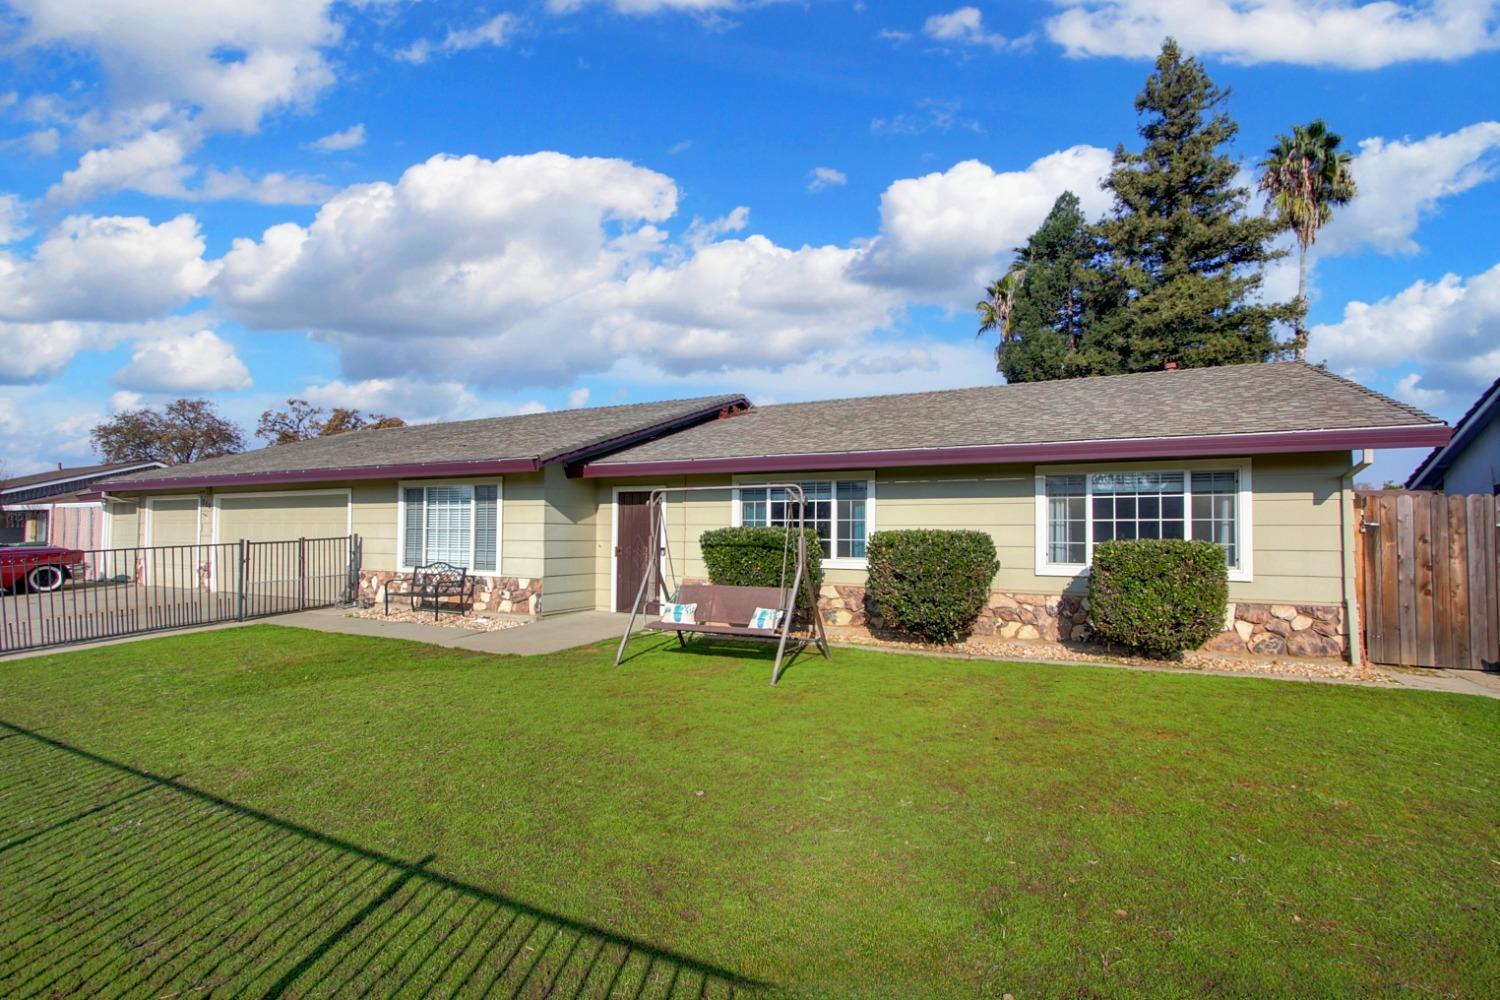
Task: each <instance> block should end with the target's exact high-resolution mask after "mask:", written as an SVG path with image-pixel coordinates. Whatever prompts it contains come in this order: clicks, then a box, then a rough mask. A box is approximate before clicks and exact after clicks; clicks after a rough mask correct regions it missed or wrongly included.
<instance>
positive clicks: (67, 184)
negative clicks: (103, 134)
mask: <svg viewBox="0 0 1500 1000" xmlns="http://www.w3.org/2000/svg"><path fill="white" fill-rule="evenodd" d="M195 145H196V141H195V140H193V139H191V138H189V137H188V136H187V135H186V134H184V133H183V132H182V131H180V130H177V129H155V130H152V131H149V132H143V133H142V134H140V135H138V136H135V137H134V138H132V139H128V140H126V141H124V142H121V143H119V144H118V145H114V146H106V147H103V148H100V149H92V150H89V151H88V152H87V153H84V154H83V156H82V158H80V159H79V161H78V166H76V167H74V168H73V169H72V170H69V171H68V172H67V173H65V174H63V176H62V180H60V181H58V182H57V183H56V184H54V185H52V187H51V188H50V189H49V190H48V191H47V200H48V201H49V202H53V203H60V204H77V203H78V202H82V201H87V200H88V199H89V198H92V197H94V196H95V195H99V194H106V193H108V192H111V191H120V190H125V189H129V190H132V191H139V192H141V193H142V194H149V195H154V196H157V197H163V198H185V197H187V196H188V189H187V180H188V178H189V177H190V176H192V173H193V168H192V167H190V166H188V165H187V164H186V163H185V162H184V161H185V160H186V158H187V155H188V153H189V152H191V150H192V148H193V147H194V146H195Z"/></svg>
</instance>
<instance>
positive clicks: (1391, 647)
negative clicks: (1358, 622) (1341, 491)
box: [1355, 490, 1500, 670]
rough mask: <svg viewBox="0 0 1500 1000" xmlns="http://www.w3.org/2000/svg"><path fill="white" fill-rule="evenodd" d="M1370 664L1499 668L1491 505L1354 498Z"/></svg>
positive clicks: (1497, 560) (1434, 498)
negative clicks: (1357, 514)
mask: <svg viewBox="0 0 1500 1000" xmlns="http://www.w3.org/2000/svg"><path fill="white" fill-rule="evenodd" d="M1355 506H1356V509H1357V510H1358V513H1359V516H1360V532H1359V551H1358V560H1357V563H1356V565H1357V571H1358V577H1359V578H1358V586H1359V603H1360V618H1361V619H1362V621H1363V622H1364V638H1365V655H1366V656H1367V657H1368V658H1369V659H1370V660H1372V661H1374V662H1376V663H1393V664H1404V665H1407V666H1414V667H1455V668H1460V669H1470V670H1496V669H1500V579H1497V578H1500V557H1497V548H1496V534H1497V532H1496V507H1495V498H1494V497H1493V496H1484V495H1481V494H1471V495H1454V496H1447V495H1444V494H1442V493H1425V492H1418V491H1409V490H1370V491H1360V492H1359V493H1358V494H1356V498H1355Z"/></svg>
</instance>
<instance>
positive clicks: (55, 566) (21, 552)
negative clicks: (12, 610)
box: [0, 545, 83, 594]
mask: <svg viewBox="0 0 1500 1000" xmlns="http://www.w3.org/2000/svg"><path fill="white" fill-rule="evenodd" d="M82 566H83V553H82V552H79V551H78V550H77V549H66V548H63V547H62V546H61V545H6V546H0V590H4V591H5V592H6V593H8V594H15V593H18V592H20V591H22V590H30V591H35V592H40V593H48V592H50V591H53V590H58V589H60V588H61V587H62V585H63V584H64V583H66V582H67V581H68V580H70V579H72V577H73V574H74V572H75V568H81V567H82Z"/></svg>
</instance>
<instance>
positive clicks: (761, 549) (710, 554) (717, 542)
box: [698, 527, 823, 606]
mask: <svg viewBox="0 0 1500 1000" xmlns="http://www.w3.org/2000/svg"><path fill="white" fill-rule="evenodd" d="M796 530H797V529H795V528H764V527H759V528H750V527H746V528H715V529H714V530H712V531H705V532H704V533H703V534H702V535H700V536H699V538H698V547H699V548H700V549H701V550H702V552H703V561H704V562H705V563H707V564H708V578H709V580H711V581H712V582H714V583H717V584H722V585H724V586H728V587H779V586H781V562H782V554H783V552H785V557H786V586H788V587H790V586H791V585H792V577H793V576H794V575H795V574H796V572H797V540H796V539H795V538H790V539H789V538H788V537H787V534H788V533H789V532H795V531H796ZM804 530H805V531H806V533H807V575H808V576H809V577H810V578H811V579H812V587H813V593H814V594H816V593H817V592H818V588H819V587H821V586H823V546H822V543H821V542H819V541H818V533H817V532H816V531H814V530H813V529H812V528H806V529H804ZM797 603H798V605H799V606H800V605H803V604H806V603H807V601H806V599H805V598H804V597H802V595H801V594H798V595H797Z"/></svg>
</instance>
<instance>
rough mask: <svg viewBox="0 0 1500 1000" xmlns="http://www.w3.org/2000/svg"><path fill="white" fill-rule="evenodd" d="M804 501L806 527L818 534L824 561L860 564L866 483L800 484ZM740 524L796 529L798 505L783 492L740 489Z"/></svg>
mask: <svg viewBox="0 0 1500 1000" xmlns="http://www.w3.org/2000/svg"><path fill="white" fill-rule="evenodd" d="M798 485H799V486H801V487H802V492H803V495H804V496H805V497H806V499H807V512H806V517H805V520H806V524H807V526H808V527H809V528H812V529H814V530H815V531H817V533H818V538H819V540H821V541H822V543H823V558H824V559H825V560H838V559H848V560H863V559H864V558H865V545H866V543H867V542H868V541H869V537H870V520H871V518H870V506H871V502H872V500H873V499H874V498H873V497H872V496H871V489H870V481H869V480H868V479H819V480H812V481H809V482H805V483H799V484H798ZM739 523H740V524H742V525H746V526H761V527H765V526H770V527H795V526H796V524H797V504H796V502H795V501H794V500H792V499H791V498H790V497H789V495H788V491H787V490H786V489H785V488H776V487H767V486H741V487H739Z"/></svg>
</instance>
